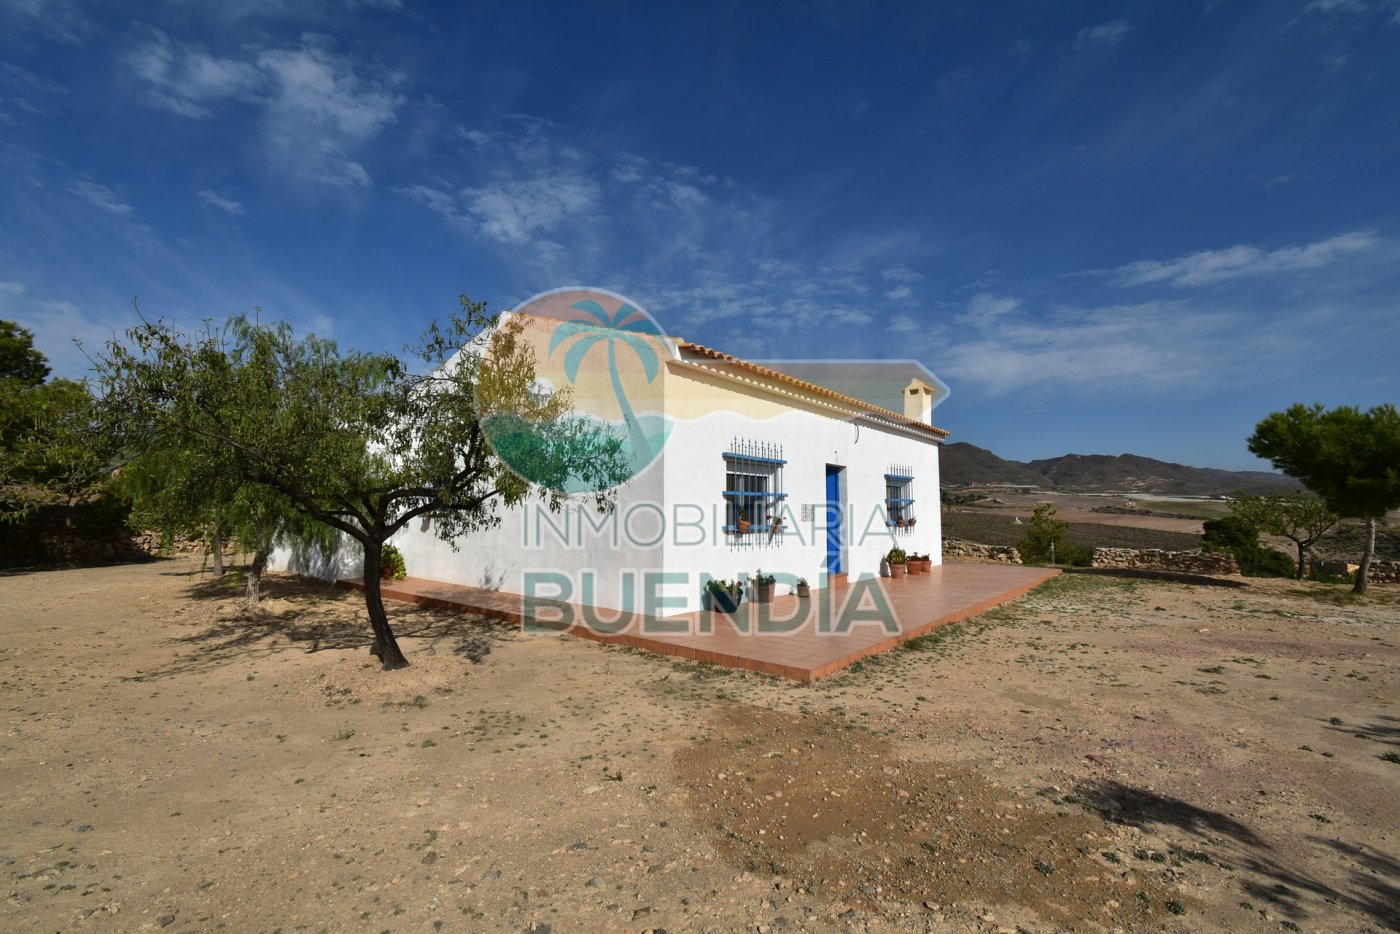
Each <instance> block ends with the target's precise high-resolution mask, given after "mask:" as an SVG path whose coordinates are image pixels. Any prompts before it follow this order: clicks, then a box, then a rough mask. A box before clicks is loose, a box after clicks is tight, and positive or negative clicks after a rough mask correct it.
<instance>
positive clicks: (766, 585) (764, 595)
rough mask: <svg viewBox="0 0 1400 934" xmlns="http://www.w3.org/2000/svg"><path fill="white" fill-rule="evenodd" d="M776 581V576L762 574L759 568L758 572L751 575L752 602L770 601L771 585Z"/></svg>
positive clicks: (771, 597) (771, 598)
mask: <svg viewBox="0 0 1400 934" xmlns="http://www.w3.org/2000/svg"><path fill="white" fill-rule="evenodd" d="M777 583H778V579H777V578H776V577H774V576H773V575H772V574H764V573H763V569H762V568H760V569H759V571H758V573H757V574H755V575H754V576H753V602H754V603H772V602H773V586H774V585H775V584H777Z"/></svg>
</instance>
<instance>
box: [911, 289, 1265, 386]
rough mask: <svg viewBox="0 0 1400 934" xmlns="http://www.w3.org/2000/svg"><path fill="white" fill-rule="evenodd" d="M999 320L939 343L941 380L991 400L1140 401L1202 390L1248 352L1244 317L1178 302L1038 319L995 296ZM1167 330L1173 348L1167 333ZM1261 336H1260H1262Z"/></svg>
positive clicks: (1064, 311) (1015, 302)
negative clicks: (1094, 397)
mask: <svg viewBox="0 0 1400 934" xmlns="http://www.w3.org/2000/svg"><path fill="white" fill-rule="evenodd" d="M992 307H995V308H997V309H1000V313H999V314H997V315H995V316H993V317H992V318H989V319H985V320H984V321H983V322H982V324H981V326H980V327H978V328H977V329H975V331H973V332H968V333H967V338H968V339H959V338H960V337H961V336H962V335H963V332H959V331H957V330H956V329H954V330H951V331H949V332H948V333H946V334H943V335H940V336H939V338H938V346H939V347H940V357H939V360H938V370H939V373H940V374H942V375H945V376H947V377H949V378H950V379H956V380H960V381H963V382H967V383H971V384H974V385H975V386H976V387H977V388H978V389H979V390H980V391H982V392H985V393H987V394H989V395H1005V394H1008V393H1012V392H1017V391H1023V390H1028V389H1034V388H1045V387H1055V388H1058V389H1064V390H1071V391H1080V392H1113V393H1121V394H1129V395H1133V394H1142V393H1148V392H1160V391H1162V390H1167V389H1176V390H1184V389H1200V388H1201V387H1203V386H1205V385H1207V384H1208V383H1210V382H1211V381H1212V380H1215V379H1222V378H1228V376H1226V375H1225V374H1226V373H1227V372H1228V370H1229V367H1228V366H1227V365H1226V364H1227V360H1228V359H1229V358H1234V357H1239V356H1242V355H1245V354H1247V353H1249V352H1251V349H1255V350H1257V349H1258V348H1257V347H1255V348H1251V347H1250V346H1249V345H1250V343H1251V341H1252V340H1274V339H1276V338H1273V337H1267V338H1241V337H1240V332H1241V331H1246V330H1249V329H1244V328H1241V327H1240V324H1241V318H1240V316H1238V315H1235V314H1231V313H1228V312H1220V313H1205V312H1200V311H1196V310H1193V309H1192V308H1190V307H1189V306H1187V305H1184V304H1182V303H1179V302H1146V303H1143V304H1139V305H1122V306H1110V307H1102V308H1061V309H1057V310H1055V311H1053V312H1051V313H1048V314H1040V315H1036V314H1032V313H1030V312H1029V311H1028V310H1026V309H1024V308H1023V306H1022V304H1021V303H1020V302H1019V301H1018V300H1016V299H996V300H995V301H994V303H993V305H992ZM1168 333H1170V334H1171V335H1172V339H1171V340H1170V341H1166V340H1162V339H1161V335H1163V334H1168ZM1256 333H1262V329H1259V330H1258V331H1257V332H1256Z"/></svg>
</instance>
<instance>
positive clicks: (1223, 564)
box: [1089, 548, 1240, 574]
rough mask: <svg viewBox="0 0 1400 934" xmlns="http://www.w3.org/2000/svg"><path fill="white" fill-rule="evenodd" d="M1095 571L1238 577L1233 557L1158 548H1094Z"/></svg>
mask: <svg viewBox="0 0 1400 934" xmlns="http://www.w3.org/2000/svg"><path fill="white" fill-rule="evenodd" d="M1089 566H1090V567H1094V568H1135V569H1140V570H1149V571H1177V572H1180V573H1183V574H1238V573H1240V568H1239V565H1238V564H1237V563H1236V562H1235V556H1234V555H1232V554H1226V553H1224V552H1206V551H1162V550H1161V549H1159V548H1095V549H1094V556H1093V558H1091V559H1090V561H1089Z"/></svg>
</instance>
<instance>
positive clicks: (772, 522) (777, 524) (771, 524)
mask: <svg viewBox="0 0 1400 934" xmlns="http://www.w3.org/2000/svg"><path fill="white" fill-rule="evenodd" d="M782 530H783V517H782V516H780V515H772V516H769V517H768V531H770V532H781V531H782Z"/></svg>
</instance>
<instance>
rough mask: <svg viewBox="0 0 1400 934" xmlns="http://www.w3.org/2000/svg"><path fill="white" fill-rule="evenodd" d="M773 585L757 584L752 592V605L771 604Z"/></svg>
mask: <svg viewBox="0 0 1400 934" xmlns="http://www.w3.org/2000/svg"><path fill="white" fill-rule="evenodd" d="M775 586H776V585H775V584H758V585H757V586H755V587H754V590H753V602H754V603H772V602H773V588H774V587H775Z"/></svg>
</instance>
